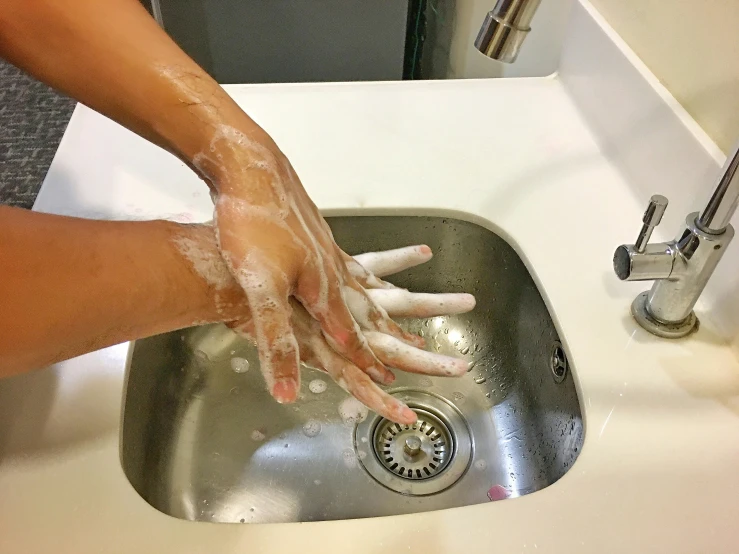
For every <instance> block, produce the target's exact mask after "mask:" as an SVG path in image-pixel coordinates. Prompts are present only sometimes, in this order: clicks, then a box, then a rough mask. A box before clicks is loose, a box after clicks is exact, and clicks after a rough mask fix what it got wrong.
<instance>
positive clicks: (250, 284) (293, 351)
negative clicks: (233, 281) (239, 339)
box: [236, 267, 300, 403]
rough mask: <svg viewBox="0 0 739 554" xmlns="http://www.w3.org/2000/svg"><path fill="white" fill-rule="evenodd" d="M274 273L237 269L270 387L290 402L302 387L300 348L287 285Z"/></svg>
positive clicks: (283, 399) (262, 366)
mask: <svg viewBox="0 0 739 554" xmlns="http://www.w3.org/2000/svg"><path fill="white" fill-rule="evenodd" d="M274 275H275V273H274V272H269V271H265V270H254V269H252V268H250V267H241V268H240V269H239V270H238V271H237V272H236V278H237V280H238V281H239V283H240V284H241V286H242V287H243V289H244V292H245V293H246V298H247V300H248V302H249V308H250V309H251V314H252V324H253V327H254V337H255V341H256V344H257V350H258V351H259V365H260V368H261V371H262V375H263V376H264V380H265V382H266V384H267V389H268V390H269V391H270V394H272V396H273V397H274V398H275V400H277V401H278V402H280V403H288V402H294V401H295V399H296V398H297V396H298V391H299V390H300V363H299V361H300V360H299V358H300V351H299V348H298V343H297V341H296V339H295V335H294V334H293V330H292V326H291V324H290V318H291V308H290V304H289V300H288V288H287V285H286V283H284V282H280V281H279V280H278V279H275V278H274ZM244 330H246V329H244Z"/></svg>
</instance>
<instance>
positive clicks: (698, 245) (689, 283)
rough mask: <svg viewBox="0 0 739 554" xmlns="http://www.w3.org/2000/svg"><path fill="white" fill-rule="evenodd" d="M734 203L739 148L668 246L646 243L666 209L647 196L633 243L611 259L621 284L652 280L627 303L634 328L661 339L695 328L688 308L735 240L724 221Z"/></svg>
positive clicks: (657, 198) (658, 199) (664, 203)
mask: <svg viewBox="0 0 739 554" xmlns="http://www.w3.org/2000/svg"><path fill="white" fill-rule="evenodd" d="M738 202H739V144H737V146H736V147H735V148H734V151H733V152H732V153H731V154H730V155H729V157H728V158H727V159H726V163H725V164H724V167H723V169H722V170H721V175H720V177H719V179H718V183H717V184H716V190H715V191H714V192H713V195H712V196H711V199H710V200H709V201H708V204H707V205H706V207H705V208H704V209H703V211H702V212H701V213H700V214H699V213H698V212H695V213H691V214H689V215H688V216H687V217H686V218H685V225H684V227H683V228H682V229H681V230H680V232H679V233H678V235H677V237H676V238H675V240H673V241H670V242H662V243H656V244H653V243H649V238H650V236H651V234H652V231H653V230H654V228H655V227H656V226H657V225H658V224H659V222H660V219H662V214H664V212H665V209H666V208H667V198H665V197H664V196H661V195H654V196H652V198H651V200H650V201H649V206H648V207H647V211H646V212H644V218H643V220H642V221H643V225H642V229H641V231H640V232H639V236H638V237H637V239H636V243H635V244H633V245H622V246H619V247H618V248H617V249H616V252H615V253H614V255H613V269H614V271H615V272H616V275H617V276H618V278H619V279H621V280H622V281H652V280H653V281H654V284H653V285H652V288H651V290H649V291H646V292H643V293H641V294H640V295H639V296H637V297H636V299H635V300H634V302H633V303H632V304H631V313H632V315H633V316H634V319H636V321H637V322H638V323H639V325H641V326H642V327H644V328H645V329H646V330H647V331H649V332H650V333H653V334H655V335H657V336H660V337H665V338H679V337H684V336H685V335H687V334H688V333H690V332H691V331H693V330H694V329H696V328H697V325H698V318H697V317H696V316H695V312H693V307H694V306H695V303H696V302H697V301H698V297H699V296H700V295H701V293H702V292H703V289H704V288H705V286H706V283H708V280H709V278H710V277H711V275H712V274H713V270H714V269H715V268H716V265H718V262H719V260H720V259H721V256H723V255H724V251H725V250H726V247H727V245H728V244H729V242H731V239H732V238H734V228H733V227H732V226H731V225H730V224H729V221H730V220H731V216H732V215H733V214H734V211H735V210H736V208H737V203H738Z"/></svg>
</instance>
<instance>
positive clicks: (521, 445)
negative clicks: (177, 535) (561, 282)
mask: <svg viewBox="0 0 739 554" xmlns="http://www.w3.org/2000/svg"><path fill="white" fill-rule="evenodd" d="M329 222H330V224H331V226H332V228H333V230H334V234H335V237H336V240H337V242H338V243H339V244H340V245H341V246H342V247H343V248H344V249H345V250H346V251H347V252H349V253H351V254H357V253H360V252H368V251H373V250H384V249H390V248H397V247H400V246H404V245H411V244H419V243H425V244H428V245H429V246H431V248H432V249H433V250H434V253H435V256H434V258H433V260H432V261H431V262H429V263H428V264H424V265H422V266H419V267H417V268H413V269H410V270H407V271H404V272H403V273H400V274H398V275H396V276H393V277H392V278H391V279H390V280H391V281H392V282H394V283H395V284H397V285H399V286H402V287H406V288H409V289H412V290H414V291H418V292H470V293H473V294H474V295H475V296H476V297H477V307H476V309H475V310H474V311H473V312H471V313H469V314H463V315H459V316H451V317H437V318H431V319H425V320H409V321H406V322H404V323H403V324H404V326H405V328H407V329H410V330H412V331H414V332H417V333H419V334H422V335H423V336H424V337H425V338H426V339H427V342H428V348H429V349H432V350H435V351H438V352H442V353H446V354H454V355H457V356H463V357H464V358H466V359H467V360H468V361H469V366H470V371H469V372H468V373H467V374H466V375H465V376H464V377H462V378H460V379H451V378H439V377H433V378H432V377H425V376H420V375H409V374H403V373H402V372H396V374H397V376H398V379H397V381H396V382H395V383H394V384H393V386H392V387H390V388H389V390H390V391H398V394H401V396H402V395H403V394H404V391H406V390H407V391H410V392H408V393H407V394H409V395H412V394H415V393H417V392H423V393H430V394H431V395H436V396H438V397H440V398H442V399H444V400H445V401H446V402H447V403H448V404H450V405H452V406H453V407H454V408H455V409H456V410H457V412H458V414H459V415H460V417H461V418H462V420H463V422H464V424H465V425H466V426H467V428H468V432H469V434H470V435H471V437H472V441H471V442H472V444H471V455H470V459H469V462H467V463H465V471H464V473H463V475H462V476H461V477H459V478H458V479H457V480H455V481H456V482H454V484H453V485H452V486H450V487H449V488H446V489H445V490H443V491H442V492H439V493H436V494H427V495H424V496H412V495H410V494H409V493H410V487H409V490H408V491H405V492H406V494H402V493H399V492H396V491H394V490H391V489H390V488H388V487H386V486H384V485H382V484H381V483H380V482H378V480H376V479H375V478H373V477H372V476H370V474H369V473H368V471H367V470H366V469H365V466H364V463H363V462H365V461H367V459H368V458H367V457H368V456H375V454H374V452H373V445H372V443H371V440H372V439H371V438H367V436H365V435H363V434H361V433H357V434H356V438H355V429H356V427H357V423H359V424H360V427H361V426H362V425H364V426H367V425H368V424H372V423H373V422H374V421H375V420H377V419H378V418H376V417H375V414H373V413H372V412H370V413H369V414H367V412H366V410H364V409H362V407H361V405H359V404H358V403H357V402H356V401H354V400H353V399H351V398H350V397H349V396H348V395H347V394H346V393H345V392H344V391H342V390H341V389H340V388H339V387H338V386H336V385H334V384H333V383H332V382H331V381H330V379H329V378H328V377H327V376H326V375H325V374H323V373H321V372H318V371H315V370H309V369H305V370H304V371H303V374H302V379H303V381H302V388H301V394H300V399H299V401H298V402H297V403H296V404H294V405H280V404H278V403H276V402H275V401H274V400H272V398H271V397H270V396H269V394H268V393H267V391H266V389H265V386H264V382H263V380H262V377H261V375H260V372H259V362H258V360H257V356H256V351H255V349H254V348H253V347H252V346H251V345H250V344H249V343H248V342H246V341H244V340H242V339H240V338H239V337H237V336H236V335H235V334H234V333H232V332H231V331H229V330H228V329H227V328H226V327H224V326H222V325H212V326H205V327H198V328H192V329H187V330H183V331H177V332H172V333H167V334H164V335H159V336H156V337H152V338H149V339H145V340H141V341H138V342H137V343H136V345H135V347H134V352H133V356H132V362H131V365H130V368H129V372H128V380H127V388H126V398H125V405H124V421H123V428H122V438H121V460H122V463H123V468H124V470H125V473H126V475H127V476H128V479H129V480H130V481H131V483H132V484H133V486H134V487H135V489H136V490H137V491H138V493H139V494H140V495H141V496H142V497H143V498H144V499H145V500H146V501H147V502H149V503H150V504H151V505H152V506H154V507H155V508H157V509H158V510H160V511H162V512H165V513H167V514H170V515H172V516H175V517H178V518H183V519H188V520H199V521H218V522H243V523H249V522H288V521H320V520H330V519H348V518H359V517H373V516H382V515H394V514H402V513H409V512H418V511H428V510H436V509H442V508H448V507H453V506H462V505H467V504H476V503H481V502H489V499H488V496H487V491H489V490H490V489H491V487H494V486H496V485H500V486H501V487H503V488H505V489H506V491H508V492H509V493H510V496H511V497H515V496H520V495H523V494H529V493H533V492H535V491H538V490H540V489H542V488H544V487H546V486H548V485H550V484H551V483H553V482H555V481H556V480H557V479H559V478H560V477H562V475H564V474H565V472H566V471H567V470H568V469H569V468H570V467H572V464H573V463H574V461H575V459H576V458H577V456H578V454H579V451H580V449H581V446H582V441H583V426H582V420H581V412H580V406H579V402H578V398H577V393H576V390H575V386H574V382H573V377H572V373H573V368H572V366H571V365H570V368H569V371H567V372H566V374H565V375H564V379H563V380H562V382H561V383H556V382H555V379H554V378H553V374H552V369H551V355H552V348H553V345H554V344H555V342H556V341H558V340H559V336H558V334H557V331H556V330H555V328H554V325H553V323H552V320H551V317H550V315H549V313H548V311H547V309H546V307H545V305H544V302H543V300H542V298H541V296H540V294H539V292H538V291H537V288H536V286H535V284H534V282H533V280H532V279H531V277H530V275H529V273H528V271H527V270H526V268H525V266H524V264H523V263H522V262H521V260H520V259H519V257H518V256H517V254H516V253H515V252H514V251H513V249H512V248H511V247H510V246H508V244H506V242H505V241H503V240H502V239H501V238H499V237H498V236H497V235H495V234H494V233H492V232H491V231H489V230H487V229H484V228H483V227H480V226H478V225H475V224H472V223H467V222H463V221H459V220H455V219H449V218H443V219H442V218H438V217H397V216H390V217H336V218H330V219H329ZM247 361H248V364H247V363H246V362H247ZM366 418H369V419H366ZM456 425H458V424H455V426H456ZM451 432H452V433H455V434H456V435H460V430H459V429H451ZM370 436H371V435H370ZM412 446H413V444H412V445H411V447H412ZM409 448H410V447H409ZM444 462H445V464H448V466H449V467H450V468H451V467H453V466H454V464H453V461H448V460H446V458H444ZM414 467H415V466H414ZM388 475H390V476H391V478H392V476H393V474H391V473H390V472H388ZM443 476H444V471H441V472H440V473H438V475H434V477H433V478H439V479H440V478H442V477H443ZM394 477H395V478H397V475H395V476H394ZM380 481H381V480H380ZM418 482H423V479H420V480H418ZM409 483H410V481H409Z"/></svg>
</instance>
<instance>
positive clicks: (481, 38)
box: [475, 0, 541, 63]
mask: <svg viewBox="0 0 739 554" xmlns="http://www.w3.org/2000/svg"><path fill="white" fill-rule="evenodd" d="M540 3H541V0H497V2H496V3H495V7H494V8H493V9H492V10H491V11H490V12H488V14H487V15H486V16H485V21H483V23H482V27H480V32H479V33H478V35H477V38H476V39H475V48H477V49H478V50H479V51H480V52H482V53H483V54H485V55H486V56H488V57H489V58H493V59H495V60H500V61H501V62H506V63H513V62H514V61H516V56H518V51H519V50H520V49H521V45H522V44H523V40H524V39H525V38H526V35H527V34H528V33H529V31H531V27H530V25H529V24H530V23H531V19H532V18H533V17H534V13H536V9H537V8H538V7H539V4H540Z"/></svg>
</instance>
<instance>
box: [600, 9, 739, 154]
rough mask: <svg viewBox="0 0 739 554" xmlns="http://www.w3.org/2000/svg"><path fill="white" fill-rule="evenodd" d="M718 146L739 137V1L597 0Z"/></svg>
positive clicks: (606, 14) (725, 149)
mask: <svg viewBox="0 0 739 554" xmlns="http://www.w3.org/2000/svg"><path fill="white" fill-rule="evenodd" d="M591 1H592V3H593V5H594V6H595V7H596V8H597V9H598V11H600V12H601V14H602V15H603V16H604V17H605V18H606V20H607V21H608V23H610V24H611V25H612V26H613V28H614V29H615V31H616V32H617V33H618V34H619V35H621V38H623V39H624V40H625V41H626V42H627V43H628V45H629V46H630V47H631V48H632V49H633V50H634V51H635V52H636V54H637V55H638V56H639V57H640V58H641V59H642V61H643V62H644V63H645V64H646V65H647V66H648V67H649V69H650V70H651V71H652V72H653V73H654V74H655V75H656V76H657V78H658V79H659V80H660V81H661V82H662V84H663V85H665V86H666V87H667V89H668V90H669V91H670V92H671V93H672V95H673V96H674V97H675V98H676V99H677V100H678V101H679V102H680V103H681V104H682V105H683V106H684V107H685V109H686V110H687V111H688V113H690V115H692V116H693V118H695V120H696V121H697V122H698V123H699V124H700V125H701V127H703V129H704V130H705V131H706V132H707V133H708V134H709V135H710V136H711V138H712V139H713V140H714V141H715V142H716V144H718V146H719V147H720V148H721V149H722V150H724V152H728V150H729V149H730V148H731V146H732V145H733V144H734V143H735V142H736V141H737V140H739V31H738V30H737V29H738V27H739V0H669V1H668V0H591Z"/></svg>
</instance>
